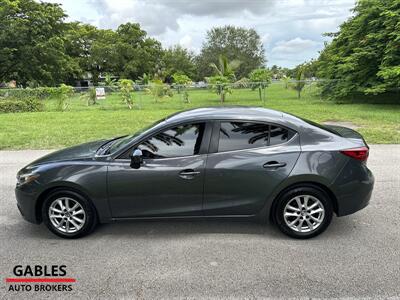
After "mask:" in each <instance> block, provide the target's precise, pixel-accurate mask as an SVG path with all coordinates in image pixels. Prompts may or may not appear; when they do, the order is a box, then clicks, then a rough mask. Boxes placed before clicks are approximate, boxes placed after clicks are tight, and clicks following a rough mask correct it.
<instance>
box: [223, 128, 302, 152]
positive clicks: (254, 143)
mask: <svg viewBox="0 0 400 300" xmlns="http://www.w3.org/2000/svg"><path fill="white" fill-rule="evenodd" d="M294 134H295V133H294V131H292V130H289V129H286V128H283V127H278V126H275V125H269V124H265V123H254V122H221V127H220V132H219V143H218V152H224V151H232V150H242V149H249V148H258V147H265V146H270V145H278V144H282V143H285V142H287V141H288V140H290V139H291V138H292V137H293V135H294Z"/></svg>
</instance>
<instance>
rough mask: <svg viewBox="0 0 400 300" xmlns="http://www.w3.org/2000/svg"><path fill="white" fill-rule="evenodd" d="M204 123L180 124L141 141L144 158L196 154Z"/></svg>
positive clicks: (140, 147)
mask: <svg viewBox="0 0 400 300" xmlns="http://www.w3.org/2000/svg"><path fill="white" fill-rule="evenodd" d="M204 128H205V124H204V123H200V124H187V125H180V126H177V127H174V128H171V129H168V130H166V131H164V132H161V133H158V134H156V135H154V136H153V137H152V138H150V139H148V140H147V141H145V142H143V143H141V144H140V145H139V149H141V150H142V152H143V157H144V158H168V157H178V156H188V155H194V154H198V153H199V150H200V144H201V140H202V138H203V134H204Z"/></svg>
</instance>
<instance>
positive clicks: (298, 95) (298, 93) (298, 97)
mask: <svg viewBox="0 0 400 300" xmlns="http://www.w3.org/2000/svg"><path fill="white" fill-rule="evenodd" d="M300 93H301V91H300V90H297V99H300Z"/></svg>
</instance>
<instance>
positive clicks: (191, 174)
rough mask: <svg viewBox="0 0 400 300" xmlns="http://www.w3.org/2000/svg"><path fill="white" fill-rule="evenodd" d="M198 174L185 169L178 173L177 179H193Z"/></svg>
mask: <svg viewBox="0 0 400 300" xmlns="http://www.w3.org/2000/svg"><path fill="white" fill-rule="evenodd" d="M199 174H200V172H199V171H195V170H193V169H186V170H183V171H181V172H179V177H181V178H183V179H193V178H194V176H196V175H199Z"/></svg>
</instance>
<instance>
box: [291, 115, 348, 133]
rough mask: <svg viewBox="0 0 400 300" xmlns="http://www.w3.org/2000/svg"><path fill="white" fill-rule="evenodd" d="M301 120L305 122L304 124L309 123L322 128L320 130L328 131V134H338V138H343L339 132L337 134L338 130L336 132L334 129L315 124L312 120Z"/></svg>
mask: <svg viewBox="0 0 400 300" xmlns="http://www.w3.org/2000/svg"><path fill="white" fill-rule="evenodd" d="M297 118H299V117H297ZM299 119H300V120H302V121H304V122H306V123H308V124H310V125H312V126H315V127H318V128H320V129H323V130H326V131H328V132H330V133H333V134H336V135H338V136H342V135H341V134H340V133H339V132H337V131H336V130H334V129H332V128H329V127H327V126H324V125H321V124H318V123H316V122H313V121H310V120H307V119H303V118H299Z"/></svg>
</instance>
